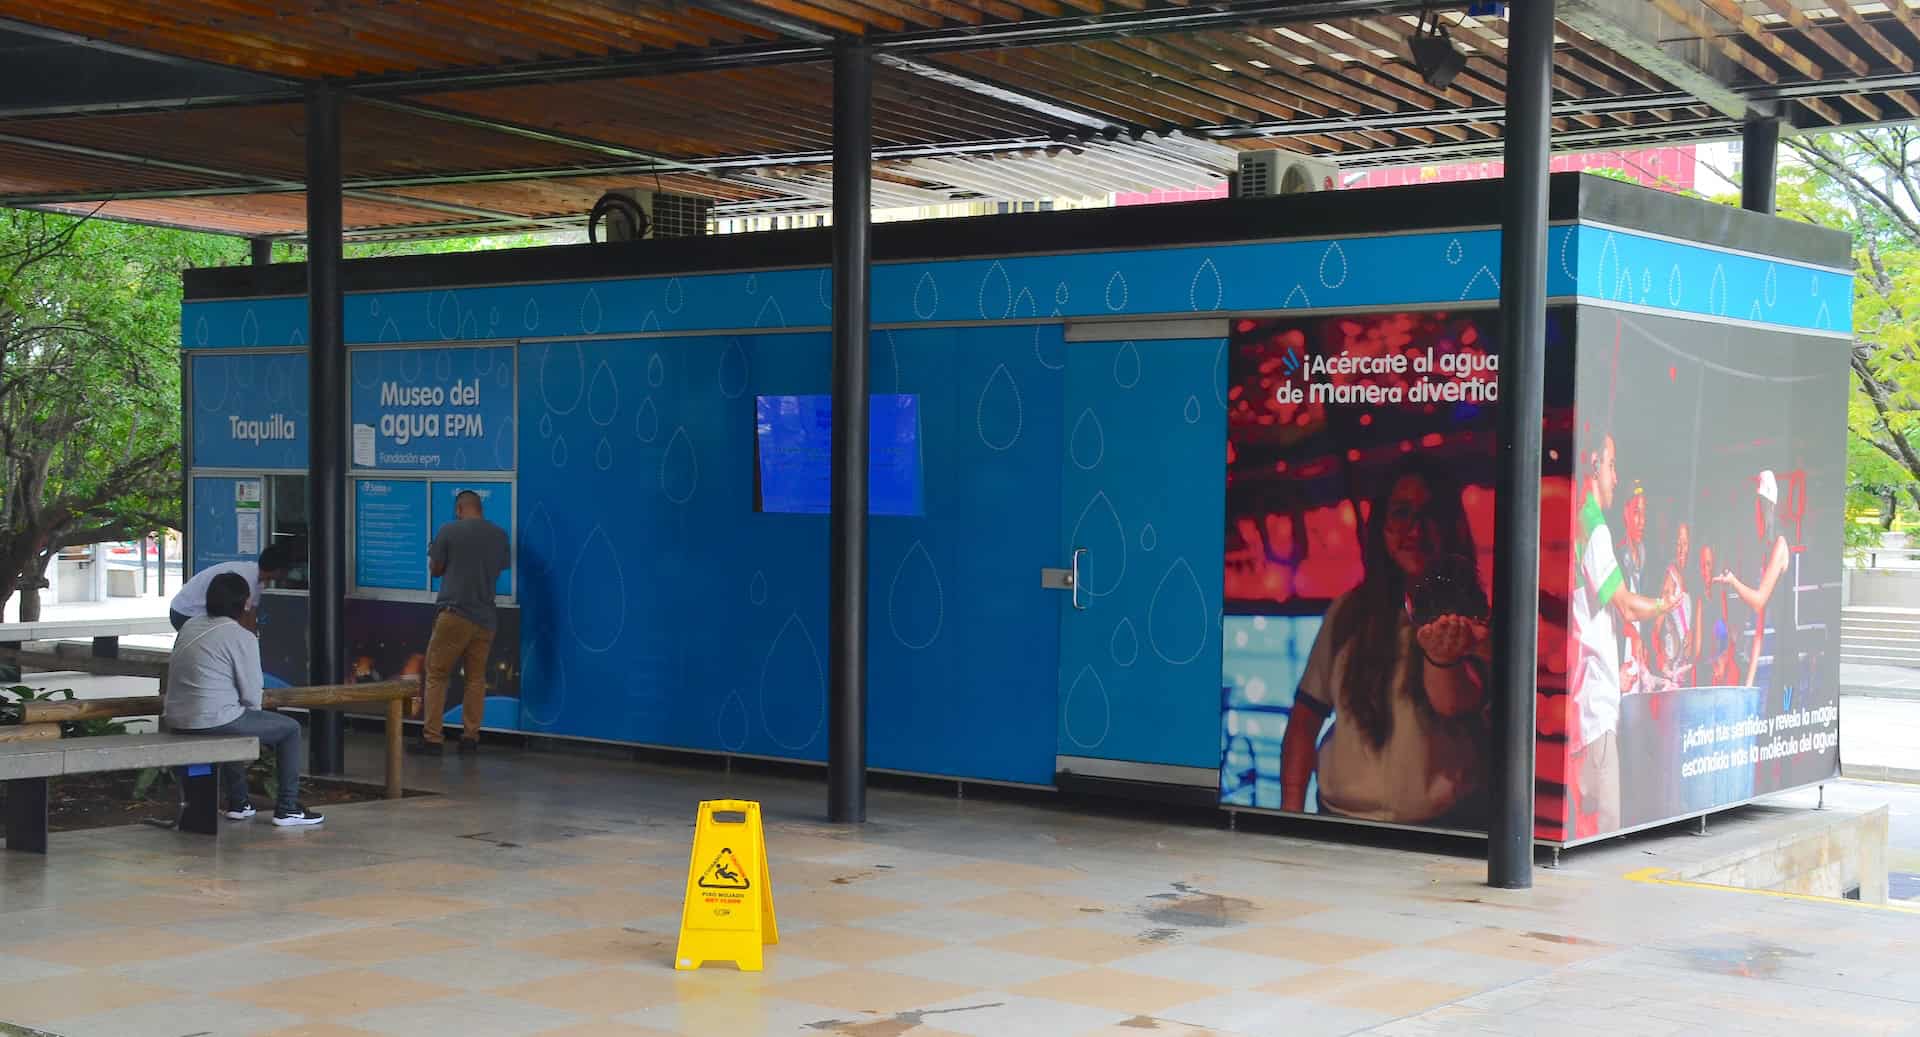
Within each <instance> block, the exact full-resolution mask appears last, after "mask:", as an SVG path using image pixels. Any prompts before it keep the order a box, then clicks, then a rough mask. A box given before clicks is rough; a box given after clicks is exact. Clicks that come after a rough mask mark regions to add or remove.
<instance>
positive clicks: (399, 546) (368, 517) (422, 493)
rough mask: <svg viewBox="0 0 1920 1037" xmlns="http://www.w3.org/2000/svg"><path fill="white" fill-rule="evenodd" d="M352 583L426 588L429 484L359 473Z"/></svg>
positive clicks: (354, 509) (373, 586)
mask: <svg viewBox="0 0 1920 1037" xmlns="http://www.w3.org/2000/svg"><path fill="white" fill-rule="evenodd" d="M353 519H354V525H353V572H354V583H355V584H357V585H358V586H361V587H367V588H379V589H383V590H407V591H423V590H426V589H427V484H426V483H424V482H421V481H419V480H388V479H355V480H354V494H353Z"/></svg>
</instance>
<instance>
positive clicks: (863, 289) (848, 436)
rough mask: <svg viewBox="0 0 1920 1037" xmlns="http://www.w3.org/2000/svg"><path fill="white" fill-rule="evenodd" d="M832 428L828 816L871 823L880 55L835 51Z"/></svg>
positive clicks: (846, 47)
mask: <svg viewBox="0 0 1920 1037" xmlns="http://www.w3.org/2000/svg"><path fill="white" fill-rule="evenodd" d="M833 152H834V156H833V158H834V161H833V430H832V442H831V444H830V454H831V466H832V501H831V504H830V510H829V512H828V516H827V573H828V576H827V579H828V587H827V657H828V658H827V679H828V690H827V819H828V820H830V821H834V822H838V823H843V824H850V823H859V822H863V821H865V820H866V819H867V451H868V442H867V440H868V437H869V434H870V429H869V428H868V425H867V421H868V417H867V415H868V407H869V406H870V401H869V399H868V396H867V393H868V388H867V385H868V375H869V371H868V363H869V362H868V346H869V343H868V338H869V331H868V321H869V317H870V312H869V302H868V289H869V284H870V274H871V272H872V266H871V260H872V244H873V226H872V224H873V204H872V192H873V168H872V163H873V158H872V156H873V53H872V52H871V51H870V50H868V49H867V48H866V47H865V46H862V45H860V44H856V43H842V44H840V45H838V46H836V47H835V48H834V55H833Z"/></svg>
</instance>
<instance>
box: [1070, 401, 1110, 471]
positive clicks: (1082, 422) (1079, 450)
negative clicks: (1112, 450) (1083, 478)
mask: <svg viewBox="0 0 1920 1037" xmlns="http://www.w3.org/2000/svg"><path fill="white" fill-rule="evenodd" d="M1067 454H1068V456H1070V457H1072V458H1073V464H1074V467H1076V468H1078V469H1080V470H1081V471H1083V472H1091V471H1093V470H1094V469H1095V468H1098V467H1100V461H1101V459H1102V458H1104V457H1106V455H1107V430H1106V429H1105V428H1104V427H1102V426H1101V424H1100V416H1099V415H1097V414H1095V413H1094V412H1093V408H1092V407H1088V408H1087V409H1086V410H1083V411H1081V412H1080V417H1079V419H1078V420H1076V421H1075V422H1074V423H1073V433H1072V434H1071V435H1070V436H1068V437H1067Z"/></svg>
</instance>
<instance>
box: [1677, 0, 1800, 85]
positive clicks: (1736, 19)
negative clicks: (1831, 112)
mask: <svg viewBox="0 0 1920 1037" xmlns="http://www.w3.org/2000/svg"><path fill="white" fill-rule="evenodd" d="M1700 2H1703V3H1705V4H1706V5H1707V6H1708V7H1710V8H1712V9H1713V13H1715V14H1717V15H1719V16H1720V17H1722V18H1725V19H1726V20H1727V21H1728V22H1731V23H1732V24H1734V25H1736V26H1739V28H1740V31H1741V32H1743V33H1746V36H1747V39H1749V40H1751V41H1753V44H1754V46H1756V47H1759V48H1760V49H1761V50H1764V51H1766V52H1767V53H1769V54H1771V55H1773V56H1774V57H1775V58H1776V59H1778V60H1779V61H1780V62H1781V63H1782V64H1784V65H1786V66H1787V67H1788V68H1791V69H1793V70H1794V71H1795V72H1798V73H1800V74H1801V75H1803V76H1806V77H1807V78H1808V79H1820V78H1823V77H1824V76H1825V74H1826V73H1825V71H1824V70H1823V69H1821V67H1820V63H1819V62H1817V61H1815V60H1813V59H1812V58H1809V57H1807V56H1806V55H1805V54H1802V53H1800V52H1799V51H1798V50H1795V49H1794V48H1793V47H1790V46H1788V45H1787V41H1785V40H1783V39H1781V38H1780V34H1779V33H1777V32H1774V31H1773V30H1771V29H1769V28H1767V27H1766V26H1764V25H1762V24H1760V20H1759V19H1758V18H1755V17H1753V16H1752V15H1750V14H1748V13H1747V11H1746V8H1744V7H1742V6H1741V5H1740V4H1739V3H1737V2H1736V0H1700Z"/></svg>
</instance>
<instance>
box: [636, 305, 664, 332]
mask: <svg viewBox="0 0 1920 1037" xmlns="http://www.w3.org/2000/svg"><path fill="white" fill-rule="evenodd" d="M659 333H660V315H659V314H658V313H655V312H654V311H652V310H648V311H647V315H646V316H644V317H642V318H640V330H639V331H638V332H637V334H641V335H657V334H659Z"/></svg>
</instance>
